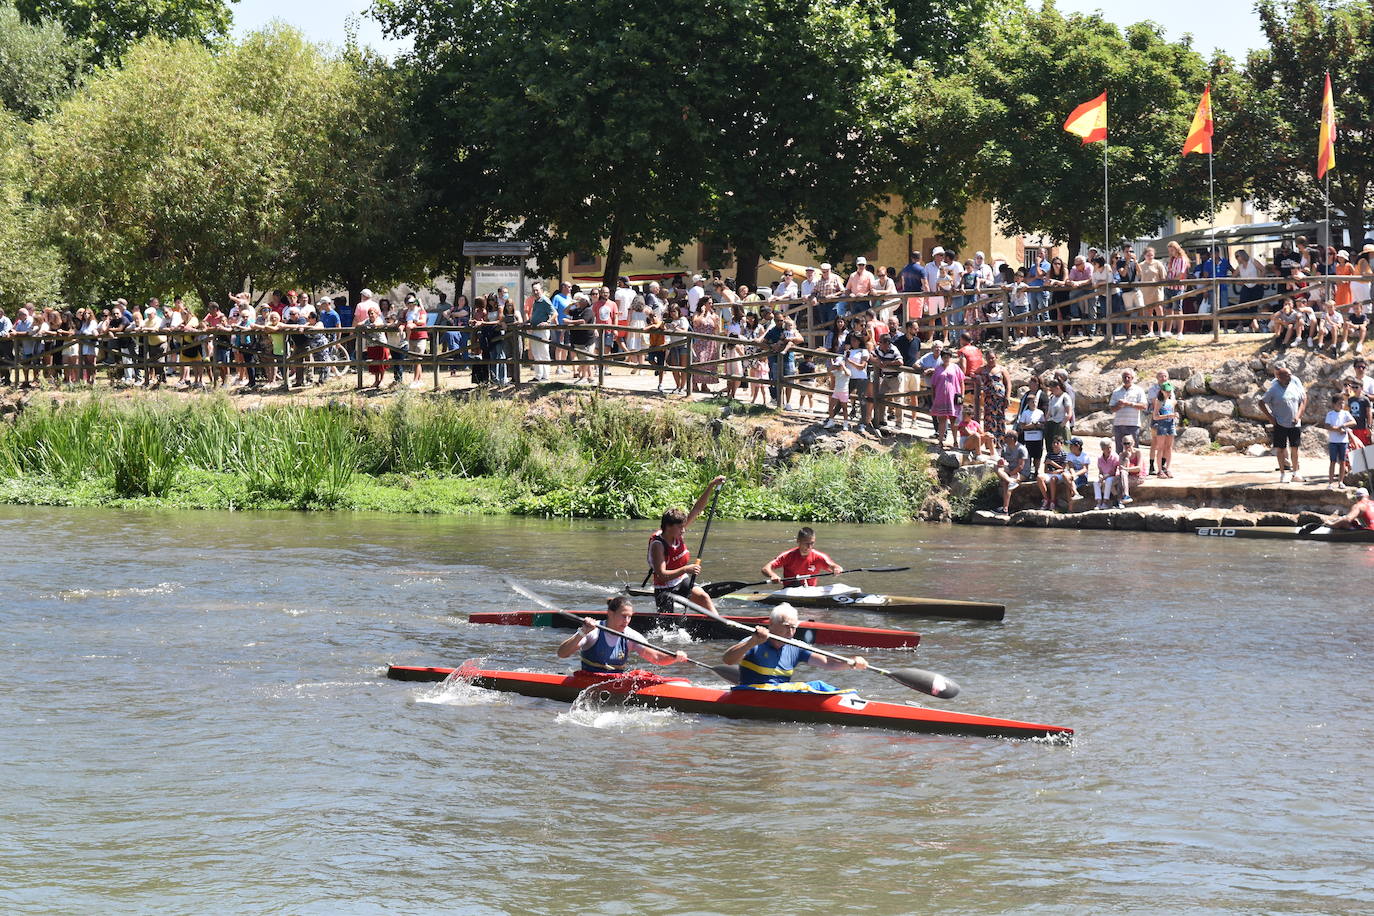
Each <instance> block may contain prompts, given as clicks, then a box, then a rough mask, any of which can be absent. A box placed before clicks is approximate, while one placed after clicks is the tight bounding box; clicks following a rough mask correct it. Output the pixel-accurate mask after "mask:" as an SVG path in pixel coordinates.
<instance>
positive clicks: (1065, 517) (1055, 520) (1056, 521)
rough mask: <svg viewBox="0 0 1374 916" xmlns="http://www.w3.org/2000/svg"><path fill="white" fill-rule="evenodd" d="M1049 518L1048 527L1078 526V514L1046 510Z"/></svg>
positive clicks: (1046, 525)
mask: <svg viewBox="0 0 1374 916" xmlns="http://www.w3.org/2000/svg"><path fill="white" fill-rule="evenodd" d="M1045 514H1046V515H1048V516H1049V518H1047V519H1045V527H1046V528H1077V527H1079V524H1078V516H1077V515H1074V514H1073V513H1071V512H1070V513H1065V512H1046V513H1045Z"/></svg>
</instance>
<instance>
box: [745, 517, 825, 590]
mask: <svg viewBox="0 0 1374 916" xmlns="http://www.w3.org/2000/svg"><path fill="white" fill-rule="evenodd" d="M760 572H762V573H763V574H764V575H765V576H767V577H768V581H769V582H782V581H783V580H784V579H786V580H788V585H815V584H816V573H818V572H833V573H842V572H844V568H843V567H841V566H840V564H838V563H836V562H835V561H834V560H832V559H830V558H829V557H827V556H826V555H825V554H823V553H821V552H820V551H819V550H817V549H816V532H814V531H812V530H811V529H810V528H803V529H801V530H800V531H798V532H797V546H796V547H793V548H792V549H791V550H786V551H783V552H782V553H780V554H778V555H777V556H776V557H774V558H773V560H772V561H771V562H769V563H768V564H766V565H765V566H764V567H763V569H761V570H760ZM797 579H805V581H802V582H798V581H796V580H797Z"/></svg>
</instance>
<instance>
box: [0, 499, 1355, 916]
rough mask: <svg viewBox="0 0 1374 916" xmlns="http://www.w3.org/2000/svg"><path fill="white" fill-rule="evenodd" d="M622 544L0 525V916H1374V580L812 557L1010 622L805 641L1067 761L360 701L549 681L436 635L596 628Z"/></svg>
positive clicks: (1000, 747)
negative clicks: (919, 678) (1, 915)
mask: <svg viewBox="0 0 1374 916" xmlns="http://www.w3.org/2000/svg"><path fill="white" fill-rule="evenodd" d="M644 528H645V526H644V525H642V524H629V523H595V522H546V521H524V520H512V519H430V518H418V517H378V516H360V515H349V514H343V515H325V514H319V515H305V514H213V513H170V512H169V513H146V514H142V513H130V512H120V513H114V512H104V511H85V510H81V511H77V510H62V509H29V508H3V509H0V537H3V541H4V543H5V544H7V545H8V549H7V550H5V551H4V553H3V554H0V571H2V572H3V577H4V581H5V582H6V583H7V585H8V588H7V600H6V601H5V602H4V603H3V605H0V632H2V633H3V640H0V661H3V665H4V671H5V677H4V680H3V682H0V721H3V731H2V732H0V734H2V735H3V743H2V745H0V772H3V774H4V780H3V788H4V791H3V793H0V812H2V813H3V823H4V825H5V826H4V829H3V831H0V906H3V910H4V911H5V912H7V913H16V912H17V913H94V912H101V913H107V912H186V913H191V912H197V913H198V912H207V911H212V910H213V911H217V912H242V913H371V912H420V911H430V912H443V913H483V914H485V913H573V912H578V913H596V914H628V913H694V914H695V913H725V914H745V913H749V914H770V913H783V912H797V913H831V912H843V913H892V914H899V913H925V912H932V911H936V910H939V911H943V912H962V913H999V912H1012V911H1014V912H1045V913H1066V912H1067V913H1100V912H1106V911H1109V910H1110V911H1117V912H1138V913H1162V912H1183V911H1188V912H1226V913H1255V912H1271V913H1369V912H1371V911H1374V864H1372V863H1374V856H1371V853H1370V850H1371V849H1374V842H1371V841H1374V801H1371V792H1370V789H1371V784H1370V782H1371V780H1370V775H1369V774H1370V773H1371V772H1374V716H1371V708H1372V707H1374V678H1371V674H1374V668H1372V667H1371V663H1370V654H1369V652H1370V646H1371V641H1374V622H1371V615H1370V601H1369V583H1370V581H1371V579H1370V573H1371V566H1374V550H1371V549H1369V548H1366V547H1362V546H1356V545H1314V544H1288V543H1282V542H1268V541H1223V540H1219V539H1202V538H1190V537H1188V536H1184V535H1147V534H1131V533H1105V532H1088V531H1082V532H1080V531H1051V530H1039V531H1037V530H1028V529H998V528H960V527H953V528H951V527H925V526H915V525H912V526H901V527H896V526H894V527H845V526H830V527H824V528H822V530H821V531H820V538H821V547H822V548H823V549H828V550H829V551H830V552H831V553H832V554H833V555H834V556H835V557H836V559H837V560H839V561H840V562H843V563H845V564H846V565H849V566H861V565H882V564H910V565H911V566H912V567H913V569H912V571H911V572H909V573H898V574H890V575H887V576H879V575H870V576H868V577H866V578H864V577H858V578H856V579H854V580H853V581H855V582H856V583H858V584H863V585H866V586H868V587H871V588H874V589H883V590H886V591H890V592H893V593H897V594H925V595H944V596H951V597H974V598H981V599H991V600H1002V601H1004V602H1005V603H1006V604H1007V606H1008V616H1007V620H1006V621H1005V622H1004V623H1001V624H988V623H971V622H963V623H960V622H946V621H921V620H918V619H915V618H901V617H893V616H886V615H885V616H879V615H876V614H854V613H853V612H843V613H841V612H835V613H836V615H837V617H836V619H843V620H844V621H846V622H863V623H867V624H871V625H889V626H908V627H912V628H915V629H919V630H921V632H922V633H923V634H924V639H923V642H922V645H921V647H920V648H919V649H918V650H915V652H914V654H913V653H912V652H910V651H906V652H902V651H896V650H879V651H874V652H872V653H870V657H871V658H873V659H874V660H875V661H876V662H879V663H885V664H890V665H897V666H901V665H910V664H916V665H919V666H920V667H924V668H930V669H934V670H937V671H940V672H943V673H945V674H948V675H950V676H952V677H954V678H955V679H957V680H958V681H959V682H960V683H961V684H962V685H963V688H964V693H963V695H962V696H960V697H959V698H958V699H956V700H953V701H938V700H928V702H929V703H930V704H932V705H936V704H939V705H945V706H948V707H950V708H955V709H962V710H968V711H972V712H980V713H987V714H996V715H1005V716H1008V717H1012V718H1023V719H1029V720H1032V721H1038V722H1049V723H1054V724H1061V725H1069V726H1072V727H1074V728H1075V729H1077V731H1078V735H1077V738H1076V740H1075V742H1074V743H1073V744H1072V746H1057V745H1050V744H1042V743H1036V742H1024V741H1020V742H1018V741H1002V740H989V739H983V738H952V737H932V736H922V735H906V734H897V733H887V732H880V731H874V730H868V729H842V728H834V727H804V726H794V725H785V724H776V723H761V722H752V723H751V722H735V721H730V720H724V719H716V718H709V717H697V716H691V715H684V714H677V713H663V712H650V711H624V710H620V711H605V710H603V711H599V712H598V711H595V710H591V711H588V710H580V711H576V712H574V711H571V710H569V708H568V707H565V706H562V705H560V704H556V703H553V702H550V701H542V700H535V699H528V698H523V697H515V696H510V695H495V694H491V693H489V692H486V691H481V690H477V689H474V688H470V687H463V686H457V687H448V688H444V687H441V686H439V685H417V684H405V683H399V682H393V681H388V680H387V679H386V678H385V677H384V675H383V672H384V666H385V665H386V664H387V663H390V662H395V663H400V664H439V665H456V664H458V663H460V662H462V661H463V660H464V659H468V658H482V659H485V661H486V662H487V664H488V665H489V666H491V667H524V668H531V669H544V670H560V669H562V668H565V667H567V664H568V663H566V662H560V661H559V660H557V659H556V658H554V657H553V649H554V646H555V644H556V643H557V641H558V639H559V637H560V635H561V634H559V633H558V631H550V630H528V629H521V628H514V627H496V626H478V625H472V624H468V623H466V619H465V615H466V613H467V612H468V611H470V610H476V609H516V608H522V607H527V606H528V602H527V601H526V600H524V599H521V598H519V597H518V596H516V595H514V594H512V593H511V592H510V590H509V589H508V588H507V587H506V586H505V585H504V584H503V583H502V581H501V576H503V575H507V574H509V575H512V576H515V577H518V578H520V579H521V580H523V581H525V582H527V583H530V584H531V585H533V586H534V587H536V588H537V589H541V590H542V591H544V592H545V593H547V594H548V595H550V596H551V597H553V598H555V599H557V600H558V601H560V602H565V603H567V604H568V605H571V606H576V607H591V606H593V604H594V603H596V602H597V601H598V599H599V596H601V595H603V594H605V593H606V588H605V587H606V586H608V585H610V584H613V583H614V582H615V581H616V580H617V579H618V578H622V577H627V576H628V577H631V578H634V579H635V581H638V579H639V570H640V569H642V567H640V565H639V564H640V563H641V562H642V560H641V557H642V552H643V548H644V545H645V536H646V532H645V531H644V530H643V529H644ZM792 534H793V531H792V527H791V526H788V525H784V524H765V523H717V524H716V525H715V527H714V529H713V530H712V532H711V540H710V544H709V547H708V565H709V569H710V571H711V573H713V574H714V576H715V577H716V578H742V579H752V578H755V576H753V575H752V572H751V571H754V570H756V569H757V567H758V566H759V565H761V564H762V562H764V561H765V560H766V559H768V558H770V557H771V556H772V555H773V553H775V552H777V551H778V550H781V549H782V548H784V547H785V546H787V544H788V541H789V540H790V538H791V535H792ZM623 569H632V570H635V572H634V574H633V575H631V574H629V573H618V572H617V571H618V570H623ZM825 613H826V612H817V616H822V615H824V614H825ZM689 648H690V649H691V651H692V652H693V653H694V654H697V655H699V656H700V657H702V658H705V659H707V660H710V661H717V660H718V653H719V652H720V651H722V650H723V649H724V645H723V644H720V643H714V644H699V645H694V646H690V647H689ZM828 676H829V677H830V679H831V680H834V681H838V682H841V683H843V684H845V685H846V686H855V687H859V688H861V689H862V690H863V692H864V694H865V695H866V696H870V697H878V698H885V699H895V700H898V701H901V700H905V699H908V698H912V697H914V696H915V695H914V694H910V693H909V692H906V691H904V690H903V689H902V688H901V687H899V686H898V685H896V684H894V683H892V682H890V681H888V680H886V679H884V678H881V677H878V676H876V675H863V674H860V673H857V672H847V673H833V674H830V675H828ZM707 677H708V678H709V675H707ZM903 694H904V695H903Z"/></svg>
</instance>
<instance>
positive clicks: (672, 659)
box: [625, 627, 687, 665]
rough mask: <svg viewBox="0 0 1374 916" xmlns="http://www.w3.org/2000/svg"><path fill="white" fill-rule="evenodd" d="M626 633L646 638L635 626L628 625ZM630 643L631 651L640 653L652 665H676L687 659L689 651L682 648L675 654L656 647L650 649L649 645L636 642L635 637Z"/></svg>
mask: <svg viewBox="0 0 1374 916" xmlns="http://www.w3.org/2000/svg"><path fill="white" fill-rule="evenodd" d="M625 635H626V636H633V637H634V638H635V639H643V638H644V637H643V636H642V635H641V634H640V632H639V631H638V630H636V629H635V628H634V627H626V628H625ZM629 643H630V651H632V652H634V654H636V655H638V656H639V657H640V658H642V659H644V660H645V661H646V662H648V663H649V664H651V665H674V664H677V663H678V662H685V661H687V653H686V652H684V651H682V650H681V649H678V650H677V652H676V653H674V654H669V653H667V652H659V651H657V650H656V649H650V648H649V647H648V646H642V645H640V644H639V643H637V642H635V641H634V640H633V639H632V640H629Z"/></svg>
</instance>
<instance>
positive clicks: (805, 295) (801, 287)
mask: <svg viewBox="0 0 1374 916" xmlns="http://www.w3.org/2000/svg"><path fill="white" fill-rule="evenodd" d="M802 273H803V274H804V276H803V277H802V281H801V283H799V284H798V285H797V298H799V299H810V298H812V297H813V295H814V293H815V290H816V268H814V267H811V266H809V265H808V266H807V268H806V269H805V270H803V271H802Z"/></svg>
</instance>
